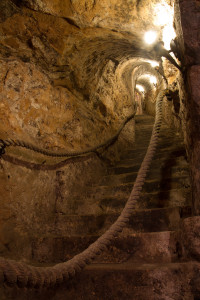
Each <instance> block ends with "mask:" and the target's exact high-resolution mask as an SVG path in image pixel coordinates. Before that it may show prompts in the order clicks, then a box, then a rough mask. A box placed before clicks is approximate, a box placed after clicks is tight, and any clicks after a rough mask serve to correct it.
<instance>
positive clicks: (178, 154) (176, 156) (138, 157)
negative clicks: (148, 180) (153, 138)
mask: <svg viewBox="0 0 200 300" xmlns="http://www.w3.org/2000/svg"><path fill="white" fill-rule="evenodd" d="M134 153H135V155H134V156H132V157H131V158H127V156H128V155H127V156H126V155H124V158H123V159H121V160H120V161H119V162H118V163H116V165H115V166H114V167H113V168H111V171H112V170H115V169H117V168H119V167H127V168H128V167H134V166H135V165H138V166H140V164H141V162H142V160H143V159H144V157H145V152H140V151H137V152H136V151H135V152H134ZM185 156H186V153H185V149H184V148H182V147H179V148H177V147H176V148H174V149H173V148H172V149H170V150H169V151H165V152H164V151H159V152H156V153H155V155H154V157H153V160H152V163H154V161H157V160H161V161H166V162H167V161H174V162H175V163H179V162H184V163H185V164H187V161H186V158H185Z"/></svg>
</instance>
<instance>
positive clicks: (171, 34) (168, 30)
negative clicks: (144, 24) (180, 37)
mask: <svg viewBox="0 0 200 300" xmlns="http://www.w3.org/2000/svg"><path fill="white" fill-rule="evenodd" d="M175 37H176V33H175V31H174V28H173V26H170V25H169V26H168V25H167V26H165V27H164V29H163V42H164V46H165V49H167V50H170V42H171V40H173V39H174V38H175Z"/></svg>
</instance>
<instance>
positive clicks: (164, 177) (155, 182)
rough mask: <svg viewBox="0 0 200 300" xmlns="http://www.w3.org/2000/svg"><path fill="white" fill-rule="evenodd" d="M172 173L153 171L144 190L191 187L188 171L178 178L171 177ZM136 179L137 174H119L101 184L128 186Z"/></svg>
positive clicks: (105, 179)
mask: <svg viewBox="0 0 200 300" xmlns="http://www.w3.org/2000/svg"><path fill="white" fill-rule="evenodd" d="M133 169H134V168H133ZM169 169H170V167H169ZM170 173H171V170H170V172H169V173H167V172H166V173H165V174H162V171H161V172H159V171H157V172H155V171H154V169H153V172H150V173H149V174H148V175H147V179H146V181H145V184H144V186H143V190H145V191H147V192H150V193H151V192H154V191H158V190H160V191H163V190H170V189H175V188H181V187H183V188H185V187H189V186H190V180H189V178H188V175H189V174H188V172H187V171H186V172H185V173H183V171H182V172H181V176H180V175H179V174H180V172H178V174H176V176H170V175H171V174H170ZM173 174H174V173H173ZM152 175H153V176H154V178H155V179H154V178H152ZM174 175H175V174H174ZM136 177H137V172H134V173H128V174H119V175H108V176H105V177H104V178H103V179H102V181H101V184H102V185H103V186H115V185H120V184H126V183H131V184H133V183H134V182H135V179H136Z"/></svg>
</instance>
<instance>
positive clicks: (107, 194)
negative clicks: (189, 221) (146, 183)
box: [88, 184, 191, 212]
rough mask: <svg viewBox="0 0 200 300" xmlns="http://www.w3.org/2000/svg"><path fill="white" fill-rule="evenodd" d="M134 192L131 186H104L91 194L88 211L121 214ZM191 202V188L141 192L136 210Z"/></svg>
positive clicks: (185, 204) (182, 204)
mask: <svg viewBox="0 0 200 300" xmlns="http://www.w3.org/2000/svg"><path fill="white" fill-rule="evenodd" d="M131 190H132V185H131V184H125V185H120V186H119V185H118V186H115V187H114V186H113V187H109V186H107V187H106V186H104V187H103V186H102V187H99V188H98V190H96V192H95V193H92V194H90V196H89V197H88V206H89V207H88V211H89V210H90V207H91V208H93V209H94V207H96V210H97V211H104V212H110V211H112V210H113V211H115V212H120V211H121V210H122V209H123V207H124V206H125V204H126V202H127V200H128V198H129V196H130V192H131ZM190 202H191V189H190V187H185V188H179V189H170V190H164V191H160V190H158V191H155V192H151V193H150V192H146V191H145V190H144V191H143V192H141V194H140V198H139V200H138V201H137V203H136V204H135V205H136V208H140V209H143V208H145V209H146V208H149V209H151V208H156V207H158V208H162V207H169V206H171V207H173V206H188V205H190Z"/></svg>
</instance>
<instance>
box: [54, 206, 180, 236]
mask: <svg viewBox="0 0 200 300" xmlns="http://www.w3.org/2000/svg"><path fill="white" fill-rule="evenodd" d="M184 211H185V210H184V208H181V207H179V206H177V207H167V208H155V209H137V210H134V211H133V213H132V217H131V218H130V219H129V222H128V223H127V225H126V229H127V230H131V232H132V231H133V230H134V232H135V233H136V232H160V231H173V230H175V229H177V227H178V226H179V222H180V220H181V218H183V217H184V216H185V215H184ZM88 212H89V209H88ZM118 216H119V213H109V214H108V213H107V214H105V213H102V214H99V215H96V214H94V215H89V214H88V215H80V216H79V215H64V214H62V213H57V219H56V222H55V228H56V229H55V232H54V234H56V235H59V236H65V235H73V236H80V235H84V236H85V235H100V234H102V233H104V232H105V231H106V230H107V229H108V228H109V227H110V226H111V225H112V224H113V223H114V222H115V221H116V220H117V217H118Z"/></svg>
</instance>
